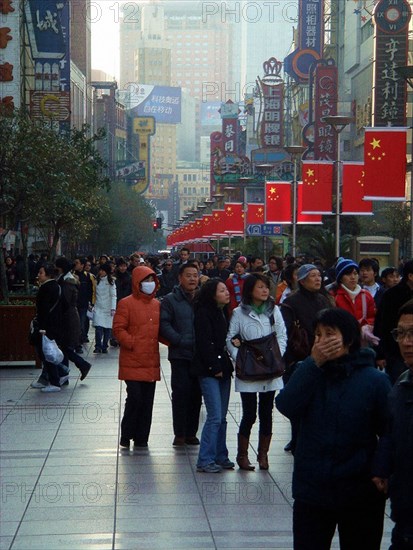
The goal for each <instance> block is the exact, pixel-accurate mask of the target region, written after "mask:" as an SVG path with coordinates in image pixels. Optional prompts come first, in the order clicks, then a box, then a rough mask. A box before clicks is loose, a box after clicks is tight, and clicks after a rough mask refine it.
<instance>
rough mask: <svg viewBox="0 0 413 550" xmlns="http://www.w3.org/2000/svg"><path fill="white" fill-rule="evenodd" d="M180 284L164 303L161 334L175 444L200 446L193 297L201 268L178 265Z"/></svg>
mask: <svg viewBox="0 0 413 550" xmlns="http://www.w3.org/2000/svg"><path fill="white" fill-rule="evenodd" d="M178 280H179V284H178V285H177V286H175V287H174V289H173V290H172V292H170V293H169V294H167V295H166V296H165V297H164V299H163V300H162V304H161V324H160V335H161V337H162V338H163V339H164V340H167V341H168V342H169V350H168V359H169V361H170V363H171V387H172V418H173V429H174V434H175V439H174V441H173V445H174V446H182V445H185V444H187V445H199V439H198V438H197V437H196V433H197V431H198V424H199V413H200V410H201V388H200V386H199V382H198V378H197V376H196V375H193V374H192V361H193V358H194V354H195V329H194V308H193V299H194V296H195V294H196V292H197V289H198V285H199V273H198V268H197V267H196V266H195V265H193V264H192V263H191V262H187V263H183V264H182V265H181V266H180V268H179V274H178Z"/></svg>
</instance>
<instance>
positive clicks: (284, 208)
mask: <svg viewBox="0 0 413 550" xmlns="http://www.w3.org/2000/svg"><path fill="white" fill-rule="evenodd" d="M265 223H284V224H285V223H291V183H290V182H289V181H273V182H270V181H267V182H266V184H265Z"/></svg>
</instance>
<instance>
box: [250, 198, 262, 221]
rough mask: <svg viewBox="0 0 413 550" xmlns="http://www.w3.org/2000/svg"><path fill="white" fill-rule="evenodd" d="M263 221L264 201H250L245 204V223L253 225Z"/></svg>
mask: <svg viewBox="0 0 413 550" xmlns="http://www.w3.org/2000/svg"><path fill="white" fill-rule="evenodd" d="M262 223H264V203H263V202H252V203H248V205H247V224H248V225H255V224H262Z"/></svg>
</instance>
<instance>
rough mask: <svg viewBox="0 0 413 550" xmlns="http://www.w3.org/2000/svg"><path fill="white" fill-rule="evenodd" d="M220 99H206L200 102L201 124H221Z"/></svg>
mask: <svg viewBox="0 0 413 550" xmlns="http://www.w3.org/2000/svg"><path fill="white" fill-rule="evenodd" d="M220 108H221V102H220V101H208V102H202V103H201V125H202V126H221V124H222V123H221V115H220V113H219V110H220Z"/></svg>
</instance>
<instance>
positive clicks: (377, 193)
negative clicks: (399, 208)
mask: <svg viewBox="0 0 413 550" xmlns="http://www.w3.org/2000/svg"><path fill="white" fill-rule="evenodd" d="M406 134H407V128H393V127H387V128H366V129H365V134H364V169H365V176H364V179H365V199H366V200H372V201H404V200H406V141H407V136H406Z"/></svg>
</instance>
